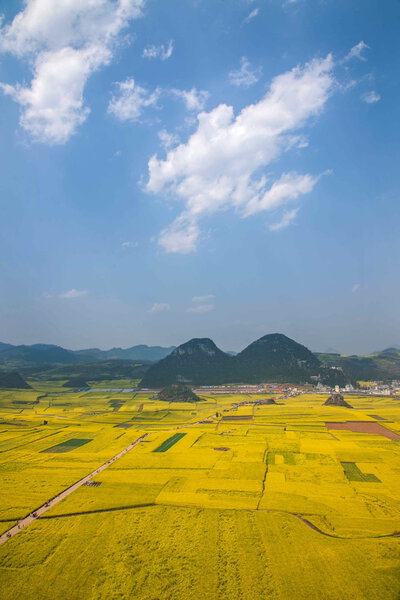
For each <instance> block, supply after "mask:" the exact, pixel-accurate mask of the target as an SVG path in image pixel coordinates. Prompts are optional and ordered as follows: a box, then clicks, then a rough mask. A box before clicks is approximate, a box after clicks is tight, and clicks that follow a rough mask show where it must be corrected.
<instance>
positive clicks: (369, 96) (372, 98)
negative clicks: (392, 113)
mask: <svg viewBox="0 0 400 600" xmlns="http://www.w3.org/2000/svg"><path fill="white" fill-rule="evenodd" d="M380 99H381V97H380V95H379V94H378V93H377V92H375V91H374V90H371V91H370V92H365V94H363V95H362V96H361V100H362V101H363V102H366V103H367V104H375V103H376V102H379V100H380Z"/></svg>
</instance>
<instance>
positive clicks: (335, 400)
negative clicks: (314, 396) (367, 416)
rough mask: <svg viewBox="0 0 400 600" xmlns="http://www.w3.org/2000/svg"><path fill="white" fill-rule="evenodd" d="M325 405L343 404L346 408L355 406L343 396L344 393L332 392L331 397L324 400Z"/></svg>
mask: <svg viewBox="0 0 400 600" xmlns="http://www.w3.org/2000/svg"><path fill="white" fill-rule="evenodd" d="M324 406H342V407H344V408H353V407H352V406H350V404H348V403H347V402H346V400H345V399H344V398H343V396H342V394H337V393H335V394H332V396H329V398H328V399H327V400H326V401H325V402H324Z"/></svg>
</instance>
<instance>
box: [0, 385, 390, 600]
mask: <svg viewBox="0 0 400 600" xmlns="http://www.w3.org/2000/svg"><path fill="white" fill-rule="evenodd" d="M43 390H46V391H45V392H43ZM204 399H205V401H204V402H201V403H196V404H187V403H163V402H160V401H159V400H157V399H155V398H154V397H153V395H152V394H146V393H133V392H132V393H118V392H110V391H107V390H104V391H96V392H70V393H65V392H61V391H60V390H59V389H54V388H52V387H51V385H50V383H49V384H48V385H46V384H45V383H44V384H43V385H42V386H41V389H40V390H39V389H38V390H37V391H34V390H24V391H13V390H9V391H4V392H0V454H1V461H0V473H1V481H2V485H1V487H0V527H1V532H4V531H6V530H8V529H9V528H10V527H11V526H13V525H14V524H15V522H16V521H17V520H18V519H21V518H23V517H25V516H26V515H27V514H29V513H30V512H32V511H34V510H35V509H36V508H37V507H39V506H40V505H42V504H43V503H44V502H46V501H47V500H49V499H51V498H53V497H54V496H56V495H57V494H59V493H60V492H61V491H63V490H64V489H66V488H68V487H69V486H70V485H72V484H73V483H74V482H76V481H78V480H79V479H81V478H82V477H84V476H85V475H87V474H88V473H90V472H92V471H94V470H95V469H96V468H98V467H99V466H100V465H102V464H103V463H105V462H106V461H107V460H109V459H110V457H112V456H114V455H116V454H117V453H118V452H120V451H122V450H123V449H124V448H126V447H127V446H128V445H129V444H131V442H132V441H134V440H135V439H137V438H139V437H140V436H141V435H143V434H144V433H146V434H147V436H146V437H145V438H144V439H143V441H142V442H141V443H140V444H139V445H138V446H136V447H135V448H133V449H132V450H131V451H129V452H127V453H126V454H124V455H123V456H122V457H121V458H119V459H118V460H116V461H115V462H113V463H112V464H110V466H109V467H108V468H106V469H105V470H104V471H101V472H100V473H99V474H98V475H95V476H94V478H93V480H92V481H93V484H94V485H91V486H87V485H83V486H81V487H79V489H77V490H76V491H74V492H73V493H71V494H70V495H69V496H68V497H66V498H65V499H64V500H62V501H61V502H59V503H58V504H55V505H54V507H53V508H50V510H48V511H47V512H46V513H45V514H44V515H43V516H41V517H40V519H38V520H36V521H35V522H33V523H32V524H31V525H29V526H28V527H27V528H26V529H24V530H23V531H21V532H20V533H18V534H17V535H16V536H15V537H13V538H12V539H10V540H8V541H7V542H6V543H4V544H3V545H1V546H0V576H1V580H2V586H1V590H0V598H1V599H2V600H3V599H4V600H6V599H8V598H10V599H11V598H15V597H17V596H18V597H21V598H23V599H24V600H33V599H35V600H36V599H37V598H40V599H41V600H42V599H43V600H47V599H50V598H51V599H52V600H58V599H60V600H61V599H64V598H66V597H67V598H71V599H75V598H76V599H80V598H83V597H84V598H86V599H88V600H97V599H107V600H108V599H110V598H121V599H123V600H124V599H125V598H126V599H127V600H128V599H131V598H132V597H135V598H136V599H138V600H171V599H173V600H181V599H182V600H187V599H192V598H193V600H194V599H195V598H196V599H197V598H198V597H203V598H204V600H226V599H228V598H229V600H236V599H238V600H239V599H240V600H254V599H256V600H267V599H268V600H269V599H276V600H278V599H279V600H293V599H294V600H303V599H304V600H320V599H321V598H324V599H327V600H343V598H346V597H348V596H351V597H352V598H353V599H354V600H398V597H399V592H400V580H399V538H398V537H397V531H398V530H399V529H400V526H399V523H400V470H399V464H400V461H399V458H400V443H399V441H398V440H397V439H389V437H385V436H384V435H376V434H374V433H368V431H367V429H368V428H365V427H364V425H362V429H365V432H360V431H357V432H354V431H350V430H345V429H343V430H341V429H334V430H331V429H329V427H328V426H327V425H326V424H327V423H332V422H334V423H338V422H339V423H342V422H348V421H352V422H357V423H363V424H364V423H365V424H368V423H375V422H378V421H377V419H378V417H379V423H380V424H381V425H383V426H384V427H385V428H386V429H387V430H388V431H390V432H392V433H394V434H396V433H400V407H399V405H398V402H397V401H395V400H393V399H391V398H388V397H385V398H378V397H374V398H368V397H366V396H360V397H359V398H358V397H354V396H352V398H351V405H352V406H353V408H352V409H345V408H341V407H332V406H323V403H324V401H325V399H326V396H323V395H317V394H308V395H307V394H302V395H300V396H297V397H293V398H291V397H288V398H286V399H284V400H282V399H277V400H276V401H277V404H272V405H267V404H266V405H257V404H254V402H255V401H257V400H258V396H257V395H253V396H252V395H232V394H225V395H222V394H221V395H213V396H211V395H210V396H204ZM243 402H246V403H248V404H245V405H242V406H238V407H237V406H236V405H237V404H238V403H243ZM77 441H78V442H79V443H78V442H77ZM57 448H61V449H62V451H57ZM160 448H161V449H163V451H159V449H160ZM157 450H158V451H157Z"/></svg>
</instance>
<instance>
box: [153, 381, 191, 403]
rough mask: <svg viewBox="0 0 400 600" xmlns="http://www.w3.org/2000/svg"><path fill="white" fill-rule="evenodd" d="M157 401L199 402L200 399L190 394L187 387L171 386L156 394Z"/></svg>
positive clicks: (189, 389)
mask: <svg viewBox="0 0 400 600" xmlns="http://www.w3.org/2000/svg"><path fill="white" fill-rule="evenodd" d="M157 399H158V400H162V401H164V402H201V400H202V398H200V397H199V396H197V395H196V394H195V393H194V392H192V390H191V388H190V387H188V386H187V385H180V384H177V383H176V384H175V383H174V384H172V385H169V386H167V387H165V388H164V389H162V390H161V392H159V393H158V394H157Z"/></svg>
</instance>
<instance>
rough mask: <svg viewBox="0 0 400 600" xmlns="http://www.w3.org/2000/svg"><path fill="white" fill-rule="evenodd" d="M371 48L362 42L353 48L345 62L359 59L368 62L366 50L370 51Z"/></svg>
mask: <svg viewBox="0 0 400 600" xmlns="http://www.w3.org/2000/svg"><path fill="white" fill-rule="evenodd" d="M368 48H369V46H368V45H367V44H366V43H365V42H363V41H362V40H361V42H358V44H356V45H355V46H353V47H352V48H351V49H350V51H349V53H348V54H347V55H346V56H345V57H344V59H343V61H344V62H347V61H349V60H351V59H352V58H358V60H362V61H366V60H367V59H366V58H365V56H364V52H365V50H368Z"/></svg>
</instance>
